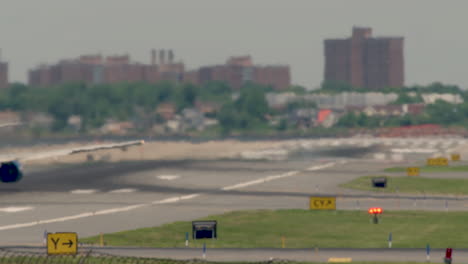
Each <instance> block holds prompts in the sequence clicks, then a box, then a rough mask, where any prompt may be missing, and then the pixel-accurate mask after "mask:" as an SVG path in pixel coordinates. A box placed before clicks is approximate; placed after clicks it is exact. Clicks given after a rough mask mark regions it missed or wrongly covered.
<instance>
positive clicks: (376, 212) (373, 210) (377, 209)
mask: <svg viewBox="0 0 468 264" xmlns="http://www.w3.org/2000/svg"><path fill="white" fill-rule="evenodd" d="M367 212H368V213H369V214H370V215H373V223H374V224H378V223H379V218H378V215H379V214H382V213H383V209H382V208H381V207H371V208H369V210H367Z"/></svg>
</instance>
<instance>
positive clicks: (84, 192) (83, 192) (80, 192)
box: [70, 189, 97, 194]
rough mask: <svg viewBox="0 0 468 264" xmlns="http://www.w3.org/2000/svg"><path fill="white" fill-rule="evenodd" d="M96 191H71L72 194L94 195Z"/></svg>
mask: <svg viewBox="0 0 468 264" xmlns="http://www.w3.org/2000/svg"><path fill="white" fill-rule="evenodd" d="M96 192H97V190H96V189H76V190H73V191H71V192H70V193H72V194H93V193H96Z"/></svg>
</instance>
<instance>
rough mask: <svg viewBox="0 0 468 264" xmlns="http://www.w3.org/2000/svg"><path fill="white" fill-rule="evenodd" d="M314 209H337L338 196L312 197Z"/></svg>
mask: <svg viewBox="0 0 468 264" xmlns="http://www.w3.org/2000/svg"><path fill="white" fill-rule="evenodd" d="M310 209H312V210H336V197H310Z"/></svg>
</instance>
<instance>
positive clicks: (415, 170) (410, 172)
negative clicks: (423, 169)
mask: <svg viewBox="0 0 468 264" xmlns="http://www.w3.org/2000/svg"><path fill="white" fill-rule="evenodd" d="M406 175H408V176H419V168H418V167H410V168H406Z"/></svg>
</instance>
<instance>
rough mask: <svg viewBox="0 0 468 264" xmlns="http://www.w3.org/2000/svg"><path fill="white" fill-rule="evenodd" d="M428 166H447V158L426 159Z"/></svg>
mask: <svg viewBox="0 0 468 264" xmlns="http://www.w3.org/2000/svg"><path fill="white" fill-rule="evenodd" d="M427 165H428V166H448V159H447V158H432V159H427Z"/></svg>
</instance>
